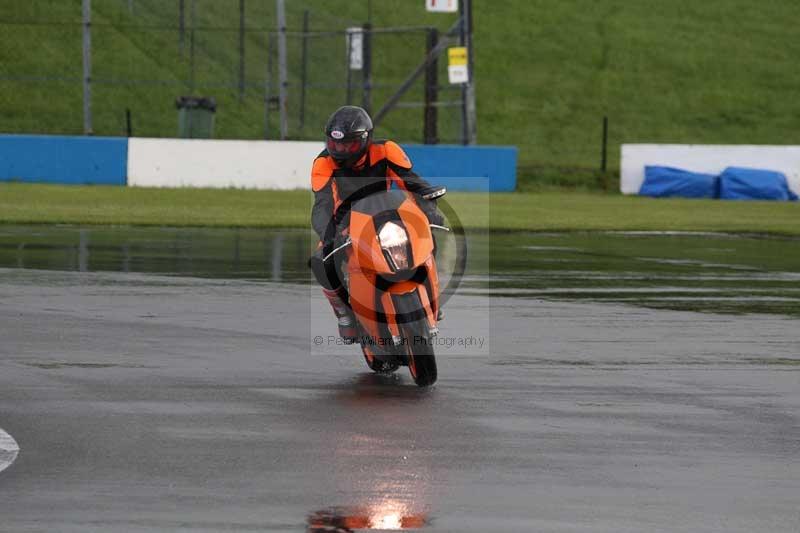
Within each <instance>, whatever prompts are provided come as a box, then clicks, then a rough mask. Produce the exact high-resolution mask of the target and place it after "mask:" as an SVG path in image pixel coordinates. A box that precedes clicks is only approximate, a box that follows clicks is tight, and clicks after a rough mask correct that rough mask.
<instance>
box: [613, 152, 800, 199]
mask: <svg viewBox="0 0 800 533" xmlns="http://www.w3.org/2000/svg"><path fill="white" fill-rule="evenodd" d="M648 165H658V166H666V167H677V168H682V169H684V170H690V171H693V172H703V173H707V174H721V173H722V171H723V170H725V169H726V168H727V167H748V168H761V169H765V170H776V171H778V172H783V173H784V174H785V175H786V179H787V180H788V181H789V187H790V188H791V189H792V190H793V191H794V192H795V193H798V194H800V146H759V145H702V144H623V145H622V160H621V164H620V166H621V175H620V189H621V190H622V192H623V193H625V194H638V193H639V189H640V188H641V186H642V183H643V182H644V167H645V166H648Z"/></svg>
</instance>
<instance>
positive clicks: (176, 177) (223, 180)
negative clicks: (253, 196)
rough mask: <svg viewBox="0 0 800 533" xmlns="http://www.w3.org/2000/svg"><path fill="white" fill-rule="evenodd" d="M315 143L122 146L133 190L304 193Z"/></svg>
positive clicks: (146, 142)
mask: <svg viewBox="0 0 800 533" xmlns="http://www.w3.org/2000/svg"><path fill="white" fill-rule="evenodd" d="M323 148H324V146H323V144H322V143H321V142H281V141H213V140H197V139H192V140H188V139H139V138H134V139H131V140H130V144H129V146H128V151H129V157H128V184H129V185H132V186H136V187H212V188H224V187H241V188H253V189H308V188H310V175H311V164H312V162H313V161H314V158H315V157H316V156H317V155H318V154H319V153H320V152H321V151H322V149H323Z"/></svg>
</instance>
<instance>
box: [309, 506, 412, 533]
mask: <svg viewBox="0 0 800 533" xmlns="http://www.w3.org/2000/svg"><path fill="white" fill-rule="evenodd" d="M426 523H427V520H426V517H425V515H424V514H413V511H411V510H410V509H409V508H408V507H407V506H406V505H405V504H403V503H402V502H398V501H393V500H391V499H388V500H386V501H384V502H381V503H379V504H376V505H373V506H371V507H363V508H345V507H334V508H331V509H323V510H321V511H317V512H315V513H311V514H310V515H309V517H308V533H332V532H336V533H339V532H341V533H349V532H351V531H355V530H360V531H369V530H380V531H395V530H404V529H405V530H409V529H420V528H423V527H425V525H426Z"/></svg>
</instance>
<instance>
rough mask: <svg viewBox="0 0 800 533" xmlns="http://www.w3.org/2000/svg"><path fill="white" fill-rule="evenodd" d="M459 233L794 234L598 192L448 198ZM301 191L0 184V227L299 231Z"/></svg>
mask: <svg viewBox="0 0 800 533" xmlns="http://www.w3.org/2000/svg"><path fill="white" fill-rule="evenodd" d="M446 199H447V201H448V202H449V204H450V205H451V206H452V208H453V209H454V210H455V212H456V214H457V215H458V216H459V218H460V219H461V222H462V223H463V225H464V226H466V227H469V228H476V229H483V230H493V231H556V230H559V231H561V230H563V231H595V230H620V231H720V232H737V233H747V232H752V233H770V234H776V235H800V205H798V204H794V203H773V202H722V201H712V200H654V199H650V198H641V197H624V196H619V195H611V194H603V193H597V192H563V191H555V190H552V191H544V192H539V193H511V194H492V195H487V194H476V193H460V194H459V193H450V194H448V195H447V197H446ZM311 203H312V196H311V193H309V192H307V191H252V190H251V191H245V190H238V189H151V188H136V187H130V188H128V187H98V186H59V185H30V184H16V183H11V184H9V183H6V184H0V224H95V225H134V226H198V227H199V226H208V227H256V228H258V227H261V228H268V227H271V228H278V227H298V228H302V227H308V226H309V213H310V209H311Z"/></svg>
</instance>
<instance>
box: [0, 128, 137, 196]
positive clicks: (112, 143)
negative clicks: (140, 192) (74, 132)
mask: <svg viewBox="0 0 800 533" xmlns="http://www.w3.org/2000/svg"><path fill="white" fill-rule="evenodd" d="M127 175H128V139H125V138H115V137H56V136H49V135H0V181H24V182H38V183H65V184H94V185H125V184H126V181H127Z"/></svg>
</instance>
